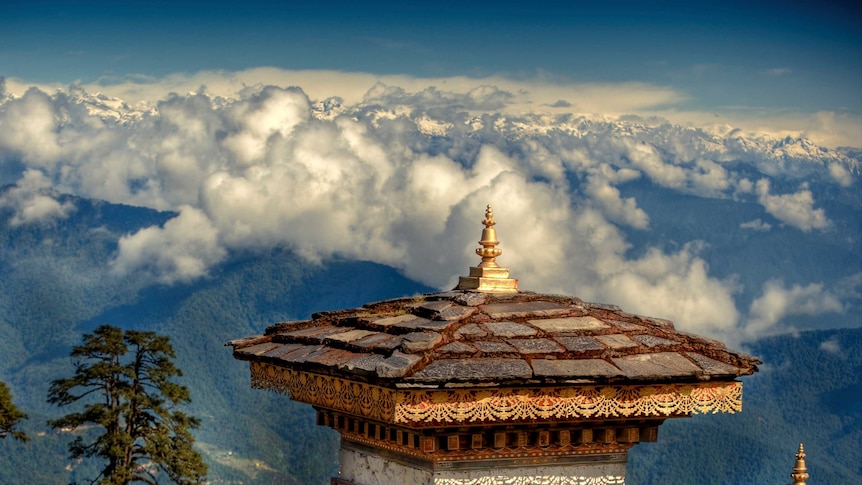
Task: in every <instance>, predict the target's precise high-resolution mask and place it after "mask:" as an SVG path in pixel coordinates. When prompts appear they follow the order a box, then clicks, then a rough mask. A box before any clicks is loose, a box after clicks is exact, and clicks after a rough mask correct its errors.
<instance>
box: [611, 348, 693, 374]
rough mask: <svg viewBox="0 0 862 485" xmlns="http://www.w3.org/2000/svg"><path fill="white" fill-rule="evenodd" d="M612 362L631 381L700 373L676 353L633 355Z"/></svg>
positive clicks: (688, 361)
mask: <svg viewBox="0 0 862 485" xmlns="http://www.w3.org/2000/svg"><path fill="white" fill-rule="evenodd" d="M612 360H613V363H614V365H616V366H617V367H619V368H620V370H622V371H623V374H624V375H625V376H626V377H627V378H629V379H632V380H651V379H666V378H671V377H691V376H694V375H696V374H697V373H699V372H700V371H701V370H700V367H698V366H696V365H694V364H693V363H692V362H691V361H690V360H688V359H686V358H685V357H683V356H682V355H680V354H678V353H676V352H659V353H656V354H635V355H627V356H624V357H618V358H615V359H612Z"/></svg>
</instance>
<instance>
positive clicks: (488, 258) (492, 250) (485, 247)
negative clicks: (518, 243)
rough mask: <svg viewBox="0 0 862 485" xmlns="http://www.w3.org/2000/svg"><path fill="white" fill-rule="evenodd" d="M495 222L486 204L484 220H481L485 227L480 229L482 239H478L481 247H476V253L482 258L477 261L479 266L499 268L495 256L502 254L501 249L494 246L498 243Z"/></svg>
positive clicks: (491, 211)
mask: <svg viewBox="0 0 862 485" xmlns="http://www.w3.org/2000/svg"><path fill="white" fill-rule="evenodd" d="M496 223H497V221H495V220H494V211H493V210H492V209H491V204H488V208H487V209H485V220H484V221H482V224H484V225H485V229H483V230H482V240H481V241H479V244H481V245H482V247H481V248H476V254H478V255H479V256H480V257H481V258H482V262H481V263H479V267H480V268H499V266H498V265H497V256H499V255H501V254H503V250H502V249H499V248H497V247H496V246H497V245H498V244H500V241H498V240H497V230H496V229H494V224H496Z"/></svg>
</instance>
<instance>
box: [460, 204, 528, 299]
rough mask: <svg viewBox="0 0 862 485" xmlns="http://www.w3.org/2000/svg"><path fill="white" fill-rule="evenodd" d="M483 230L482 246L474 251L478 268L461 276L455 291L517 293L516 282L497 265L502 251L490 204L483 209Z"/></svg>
mask: <svg viewBox="0 0 862 485" xmlns="http://www.w3.org/2000/svg"><path fill="white" fill-rule="evenodd" d="M482 224H483V225H484V226H485V229H483V230H482V239H481V240H480V241H479V244H480V245H481V246H482V247H480V248H477V249H476V254H477V255H479V257H481V258H482V261H481V262H480V263H479V265H478V266H471V267H470V276H462V277H461V278H460V280H459V282H458V286H456V287H455V289H456V290H469V291H481V292H486V293H517V292H518V280H517V279H514V278H509V270H508V269H507V268H501V267H500V266H499V265H498V264H497V257H498V256H500V255H501V254H503V250H502V249H500V248H498V247H497V245H498V244H500V241H498V240H497V230H496V229H494V225H495V224H497V221H495V220H494V211H493V210H492V209H491V204H488V207H487V208H486V209H485V220H484V221H482Z"/></svg>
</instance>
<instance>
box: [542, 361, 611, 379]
mask: <svg viewBox="0 0 862 485" xmlns="http://www.w3.org/2000/svg"><path fill="white" fill-rule="evenodd" d="M532 366H533V372H534V373H535V375H536V377H562V378H566V379H585V378H591V377H595V378H602V379H607V378H611V377H621V376H622V375H623V372H622V371H621V370H620V369H617V368H616V367H614V366H613V365H611V364H610V363H609V362H607V361H604V360H601V359H573V360H549V359H533V360H532Z"/></svg>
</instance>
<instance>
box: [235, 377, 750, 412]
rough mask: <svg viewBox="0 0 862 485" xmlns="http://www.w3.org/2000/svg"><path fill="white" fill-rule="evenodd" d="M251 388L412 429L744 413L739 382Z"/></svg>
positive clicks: (265, 383) (277, 383) (262, 380)
mask: <svg viewBox="0 0 862 485" xmlns="http://www.w3.org/2000/svg"><path fill="white" fill-rule="evenodd" d="M249 364H250V368H251V380H252V387H255V388H259V389H270V390H274V391H277V392H280V393H283V394H287V395H289V396H290V397H291V398H292V399H294V400H296V401H301V402H305V403H309V404H312V405H314V406H319V407H323V408H327V409H332V410H337V411H341V412H344V413H348V414H351V415H354V416H360V417H364V418H369V419H374V420H378V421H381V422H387V423H395V424H402V425H406V426H411V427H432V426H439V425H449V424H493V423H501V422H520V421H529V420H606V419H621V418H625V419H630V418H667V417H674V416H688V415H690V414H714V413H735V412H738V411H741V410H742V383H741V382H737V381H722V382H711V381H707V382H698V383H692V384H680V383H672V384H652V385H603V386H597V385H573V386H568V387H535V388H521V389H510V388H482V389H448V390H439V389H418V390H417V389H390V388H386V387H382V386H376V385H372V384H367V383H363V382H356V381H350V380H347V379H342V378H339V377H333V376H327V375H319V374H314V373H310V372H304V371H298V370H295V369H290V368H286V367H278V366H274V365H271V364H267V363H264V362H254V361H252V362H249Z"/></svg>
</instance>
